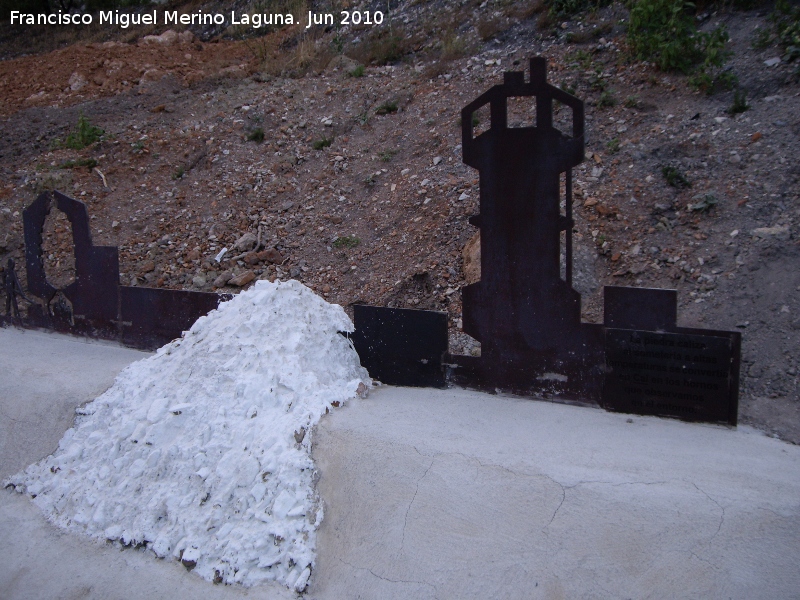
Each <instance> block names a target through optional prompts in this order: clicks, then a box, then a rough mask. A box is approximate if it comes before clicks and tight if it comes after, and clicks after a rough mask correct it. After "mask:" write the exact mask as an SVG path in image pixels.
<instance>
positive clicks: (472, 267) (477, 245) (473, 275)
mask: <svg viewBox="0 0 800 600" xmlns="http://www.w3.org/2000/svg"><path fill="white" fill-rule="evenodd" d="M461 256H462V257H463V258H464V279H465V280H466V282H467V284H468V285H469V284H471V283H476V282H478V281H480V280H481V232H480V231H479V232H477V233H476V234H475V235H473V236H472V239H470V241H468V242H467V245H466V246H464V250H463V251H462V252H461Z"/></svg>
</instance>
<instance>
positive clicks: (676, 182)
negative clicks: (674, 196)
mask: <svg viewBox="0 0 800 600" xmlns="http://www.w3.org/2000/svg"><path fill="white" fill-rule="evenodd" d="M661 174H662V175H663V176H664V179H666V180H667V184H668V185H670V186H672V187H674V188H685V187H691V186H692V184H691V183H689V180H687V179H686V177H684V176H683V173H681V172H680V171H678V169H676V168H675V167H664V168H663V169H661Z"/></svg>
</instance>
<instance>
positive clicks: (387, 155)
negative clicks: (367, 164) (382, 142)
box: [378, 150, 397, 162]
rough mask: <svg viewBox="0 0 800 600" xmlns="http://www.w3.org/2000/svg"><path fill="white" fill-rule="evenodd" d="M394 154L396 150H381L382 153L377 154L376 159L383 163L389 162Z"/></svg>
mask: <svg viewBox="0 0 800 600" xmlns="http://www.w3.org/2000/svg"><path fill="white" fill-rule="evenodd" d="M395 154H397V150H383V151H382V152H378V158H380V159H381V160H382V161H383V162H389V161H390V160H392V159H393V158H394V155H395Z"/></svg>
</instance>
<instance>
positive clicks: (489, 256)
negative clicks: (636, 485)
mask: <svg viewBox="0 0 800 600" xmlns="http://www.w3.org/2000/svg"><path fill="white" fill-rule="evenodd" d="M515 97H523V98H535V99H536V116H535V123H531V124H529V125H527V126H523V127H509V126H508V101H509V99H510V98H515ZM555 101H558V102H560V103H562V104H563V105H565V106H567V107H569V108H570V109H571V110H572V117H573V122H572V131H571V133H569V134H567V133H562V132H560V131H559V130H557V129H556V128H555V127H554V126H553V103H554V102H555ZM487 104H488V105H489V112H490V115H491V120H490V126H489V128H488V130H487V131H485V132H483V133H480V134H479V135H477V136H476V135H474V131H473V120H472V117H473V114H474V113H475V112H476V111H477V110H478V109H479V108H481V107H483V106H485V105H487ZM461 123H462V128H463V129H462V138H463V139H462V147H463V154H464V162H465V163H466V164H467V165H469V166H471V167H473V168H475V169H477V170H478V172H479V174H480V194H481V195H480V214H478V215H475V216H473V217H471V218H470V223H471V224H472V225H474V226H476V227H479V228H480V232H481V279H480V281H478V282H477V283H474V284H471V285H468V286H466V287H464V288H463V289H462V304H463V329H464V331H465V332H466V333H467V334H469V335H471V336H472V337H474V338H475V339H477V340H478V341H479V342H480V343H481V355H480V356H477V357H476V356H462V355H455V354H449V353H448V334H447V314H446V313H442V312H436V311H423V310H409V309H392V308H383V307H375V306H365V305H357V306H355V307H354V311H353V312H354V321H355V332H354V333H353V334H352V335H351V336H350V337H351V339H352V341H353V344H354V346H355V348H356V350H357V352H358V353H359V356H360V357H361V361H362V364H363V365H364V366H366V367H367V368H368V370H369V371H370V373H371V374H372V376H373V377H376V378H378V379H380V380H381V381H383V382H384V383H389V384H397V385H413V386H437V387H444V386H446V385H447V384H448V383H456V384H460V385H465V386H468V387H476V388H480V389H486V390H491V391H495V390H499V391H507V392H512V393H516V394H521V395H525V396H533V397H547V398H552V399H557V400H561V401H575V402H581V403H588V404H594V405H599V406H602V407H604V408H606V409H608V410H613V411H621V412H631V413H639V414H653V415H662V416H669V417H676V418H680V419H685V420H692V421H710V422H719V423H729V424H732V425H735V424H736V422H737V413H738V390H739V363H740V348H741V334H739V333H738V332H728V331H714V330H707V329H691V328H684V327H678V325H677V292H676V291H675V290H659V289H641V288H639V289H637V288H626V287H617V286H606V287H605V288H604V303H605V306H604V322H603V323H602V324H595V323H583V322H582V321H581V315H580V303H581V298H580V294H579V293H578V292H577V291H576V290H575V289H573V287H572V268H573V265H572V229H573V227H574V223H573V219H572V169H573V168H574V167H575V166H577V165H578V164H580V162H581V161H582V160H583V157H584V141H585V138H584V120H583V102H582V101H581V100H579V99H578V98H576V97H574V96H572V95H570V94H567V93H566V92H564V91H562V90H559V89H558V88H556V87H554V86H552V85H550V84H548V83H547V77H546V63H545V60H544V59H543V58H533V59H531V62H530V79H529V80H528V81H526V80H525V77H524V73H522V72H511V73H506V74H505V78H504V82H503V84H502V85H497V86H494V87H493V88H491V89H490V90H488V91H487V92H486V93H484V94H483V95H481V96H480V97H479V98H477V99H476V100H475V101H474V102H471V103H470V104H469V105H467V106H466V107H465V108H464V109H463V110H462V113H461ZM562 176H563V178H564V188H563V189H564V194H563V198H562V195H561V189H562V188H561V178H562ZM562 200H563V204H564V211H563V213H562V211H561V204H562ZM54 205H55V206H56V207H57V208H59V209H60V210H62V211H63V212H64V213H66V215H67V217H68V218H69V220H70V222H71V223H72V233H73V239H74V244H75V267H76V280H75V281H74V282H73V283H72V284H70V285H69V286H67V287H65V288H64V289H62V290H57V289H56V288H54V287H53V286H52V285H51V284H50V283H49V282H48V281H47V278H46V276H45V273H44V267H43V261H42V230H43V227H44V221H45V218H46V216H47V214H48V212H49V211H50V210H51V209H52V207H53V206H54ZM24 220H25V245H26V267H27V275H28V289H29V291H30V293H31V294H33V295H34V296H36V297H38V298H39V299H40V300H41V304H34V305H32V306H31V307H29V309H28V318H27V323H28V324H30V325H34V326H40V327H50V328H55V329H61V330H64V331H70V332H73V333H81V334H83V335H93V336H97V337H108V338H112V339H119V340H121V341H123V342H124V343H127V344H129V345H133V346H137V347H144V348H153V347H156V346H158V345H160V344H163V343H165V342H166V341H169V340H170V339H172V338H174V337H177V336H179V335H180V333H181V331H182V330H183V329H188V328H189V327H190V326H191V324H192V323H193V322H194V321H195V320H196V319H197V318H198V317H200V316H201V315H203V314H206V313H207V312H208V311H210V310H211V309H213V308H215V307H216V306H217V305H218V303H219V301H220V300H221V299H222V298H223V297H222V296H219V295H216V294H205V293H201V292H187V291H175V290H162V289H151V288H139V287H125V286H120V285H119V259H118V255H117V249H116V248H115V247H102V246H94V245H93V244H92V242H91V237H90V235H89V219H88V213H87V211H86V207H85V205H83V203H81V202H78V201H76V200H73V199H71V198H68V197H66V196H64V195H63V194H60V193H58V192H54V193H53V194H50V193H45V194H42V195H41V196H40V197H39V198H38V199H37V200H36V201H35V202H34V203H33V204H32V205H31V206H30V207H28V208H27V209H26V210H25V213H24ZM562 236H563V247H562ZM562 254H563V256H564V259H565V264H564V275H563V276H562V273H561V256H562ZM5 277H6V287H7V286H8V285H9V283H8V281H9V279H8V278H9V277H12V278H13V277H14V273H13V268H12V269H11V270H10V274H9V273H6V276H5ZM12 283H13V281H12ZM15 289H16V288H15ZM15 293H16V292H12V293H11V294H7V295H8V297H9V298H10V299H11V301H12V303H13V302H14V299H15ZM8 301H9V300H7V304H8ZM9 310H10V309H9V308H7V312H8V311H9ZM15 310H16V308H15ZM2 321H3V318H2V317H0V322H2Z"/></svg>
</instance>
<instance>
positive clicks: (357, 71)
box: [350, 65, 365, 77]
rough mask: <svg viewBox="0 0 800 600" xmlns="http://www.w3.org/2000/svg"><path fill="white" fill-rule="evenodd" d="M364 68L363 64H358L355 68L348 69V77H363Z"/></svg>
mask: <svg viewBox="0 0 800 600" xmlns="http://www.w3.org/2000/svg"><path fill="white" fill-rule="evenodd" d="M364 70H365V69H364V65H358V66H357V67H356V68H355V69H353V70H352V71H350V77H363V76H364Z"/></svg>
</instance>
